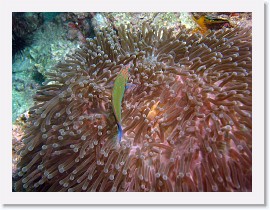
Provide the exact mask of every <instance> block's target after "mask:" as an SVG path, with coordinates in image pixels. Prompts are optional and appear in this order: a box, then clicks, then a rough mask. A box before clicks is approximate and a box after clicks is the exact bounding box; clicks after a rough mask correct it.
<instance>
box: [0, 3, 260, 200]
mask: <svg viewBox="0 0 270 210" xmlns="http://www.w3.org/2000/svg"><path fill="white" fill-rule="evenodd" d="M86 11H87V12H112V11H114V12H230V11H231V12H252V50H253V52H252V69H253V76H252V84H253V85H252V86H253V87H252V88H253V90H252V124H253V126H252V139H253V142H252V192H233V193H229V192H215V193H214V192H213V193H209V192H208V193H198V192H196V193H183V192H179V193H178V192H172V193H170V192H168V193H161V192H160V193H151V192H148V193H134V192H124V193H123V192H117V193H112V192H97V193H95V192H92V193H91V192H89V193H87V192H70V193H62V192H46V193H44V192H28V193H26V192H12V177H11V174H12V172H11V171H12V161H11V160H12V153H11V151H12V145H11V144H12V141H11V139H12V137H11V131H12V127H11V126H12V110H11V109H12V106H11V103H12V94H11V93H12V90H11V88H12V36H11V34H12V31H11V30H12V12H86ZM1 17H2V30H1V33H0V40H1V45H0V46H1V47H0V50H1V58H2V59H1V64H2V65H1V70H0V73H1V76H0V82H1V83H0V84H1V90H0V91H1V96H2V98H1V103H0V108H1V120H0V123H1V124H0V128H1V134H2V135H1V136H2V139H1V147H0V149H1V152H0V155H1V156H0V160H1V161H2V162H1V173H0V176H1V177H0V180H1V185H0V186H1V192H2V193H3V194H2V198H3V203H4V204H192V205H194V204H264V203H265V189H264V186H265V177H264V176H265V172H264V171H265V169H264V161H265V159H264V158H265V156H264V146H265V145H264V141H265V140H264V138H265V137H264V133H265V132H264V129H265V125H264V114H265V113H264V81H265V80H264V2H263V1H262V0H256V1H254V0H245V1H244V2H243V1H241V0H219V1H213V0H204V1H197V0H189V1H179V0H165V1H153V0H136V1H131V2H128V1H127V0H121V1H120V0H95V1H94V0H75V1H71V0H65V1H63V0H46V1H40V0H9V1H2V2H1Z"/></svg>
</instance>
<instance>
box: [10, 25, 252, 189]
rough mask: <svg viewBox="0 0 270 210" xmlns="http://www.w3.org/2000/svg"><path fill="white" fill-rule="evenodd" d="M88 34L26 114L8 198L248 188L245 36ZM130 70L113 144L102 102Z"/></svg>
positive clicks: (226, 32)
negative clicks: (117, 79)
mask: <svg viewBox="0 0 270 210" xmlns="http://www.w3.org/2000/svg"><path fill="white" fill-rule="evenodd" d="M190 32H191V31H190V30H187V29H185V28H184V27H182V28H181V30H180V32H179V33H178V34H176V35H174V34H173V30H172V29H166V28H155V27H153V26H149V25H147V24H143V26H142V28H141V29H140V30H137V29H134V28H133V27H132V26H130V25H127V26H123V25H122V26H121V27H119V28H118V30H117V32H116V31H115V30H113V29H110V28H105V29H103V30H100V31H96V37H95V38H94V39H87V42H86V43H85V44H84V45H82V46H81V47H80V49H79V50H77V51H76V52H75V53H74V54H72V55H69V56H68V58H67V59H66V60H64V61H62V62H60V63H59V64H58V65H57V66H56V67H55V71H56V73H50V74H49V79H48V81H47V84H46V85H45V86H43V87H41V88H40V89H39V90H38V92H37V94H36V96H35V101H36V105H35V106H34V107H32V108H31V109H30V118H29V127H28V128H27V130H26V135H25V136H24V139H23V142H24V144H25V146H24V148H23V149H22V150H21V151H19V154H20V156H22V159H21V162H20V163H19V164H18V172H17V177H16V178H17V181H16V183H15V184H14V189H15V190H16V191H251V190H252V185H251V184H252V183H251V175H252V170H251V169H252V164H251V160H252V154H251V150H252V137H251V136H252V135H251V134H252V122H251V121H252V120H251V112H252V80H251V78H252V71H251V64H252V61H251V52H252V50H251V29H248V28H246V29H243V28H230V29H228V28H226V29H220V30H218V31H210V32H209V33H207V35H205V36H202V35H200V34H197V33H193V34H192V33H190ZM128 64H129V65H131V70H130V75H129V81H128V82H129V83H131V84H132V85H131V87H130V88H129V89H127V90H126V92H125V95H124V99H123V104H122V127H123V137H122V141H121V142H120V143H118V142H117V141H116V140H115V136H116V134H117V125H116V121H115V118H114V116H113V111H112V105H111V93H112V86H113V82H114V79H115V77H116V76H117V74H118V72H119V71H120V70H121V69H122V68H123V67H124V66H126V65H128Z"/></svg>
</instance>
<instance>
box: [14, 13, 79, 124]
mask: <svg viewBox="0 0 270 210" xmlns="http://www.w3.org/2000/svg"><path fill="white" fill-rule="evenodd" d="M28 16H29V15H28ZM35 29H36V30H35V31H34V32H33V33H32V34H31V42H30V43H31V45H29V46H28V45H27V46H26V47H24V49H23V50H22V52H21V53H16V54H15V55H14V56H13V61H14V62H13V64H12V121H13V122H15V120H16V119H17V117H19V116H20V114H22V113H24V112H25V111H27V110H29V108H30V107H31V106H33V101H32V100H31V99H32V95H33V94H34V93H35V92H36V89H37V87H38V86H40V85H41V84H42V82H43V81H44V79H45V78H46V73H47V71H48V69H51V67H53V66H55V65H56V64H57V63H58V62H59V61H60V60H61V59H62V58H64V57H65V55H66V54H68V53H71V52H72V50H74V49H76V48H77V45H78V43H79V42H78V41H76V40H75V41H69V40H67V39H66V34H67V30H66V29H65V28H63V22H62V20H61V19H60V18H55V20H54V22H47V23H46V24H44V25H42V26H39V28H35Z"/></svg>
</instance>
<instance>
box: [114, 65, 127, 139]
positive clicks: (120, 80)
mask: <svg viewBox="0 0 270 210" xmlns="http://www.w3.org/2000/svg"><path fill="white" fill-rule="evenodd" d="M129 70H130V65H127V66H125V67H124V68H123V69H122V70H121V71H120V72H119V74H118V75H117V77H116V79H115V81H114V85H113V90H112V107H113V113H114V116H115V119H116V122H117V127H118V135H117V138H118V141H119V143H120V141H121V138H122V135H123V130H122V125H121V120H122V119H121V112H122V108H121V105H122V100H123V97H124V93H125V90H126V85H127V81H128V75H129Z"/></svg>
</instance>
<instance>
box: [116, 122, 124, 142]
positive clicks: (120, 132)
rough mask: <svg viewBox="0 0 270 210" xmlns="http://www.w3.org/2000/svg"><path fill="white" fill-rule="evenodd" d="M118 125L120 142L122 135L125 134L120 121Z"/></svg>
mask: <svg viewBox="0 0 270 210" xmlns="http://www.w3.org/2000/svg"><path fill="white" fill-rule="evenodd" d="M117 127H118V133H117V139H118V142H119V143H120V142H121V139H122V135H123V130H122V127H121V125H120V124H119V123H117Z"/></svg>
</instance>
